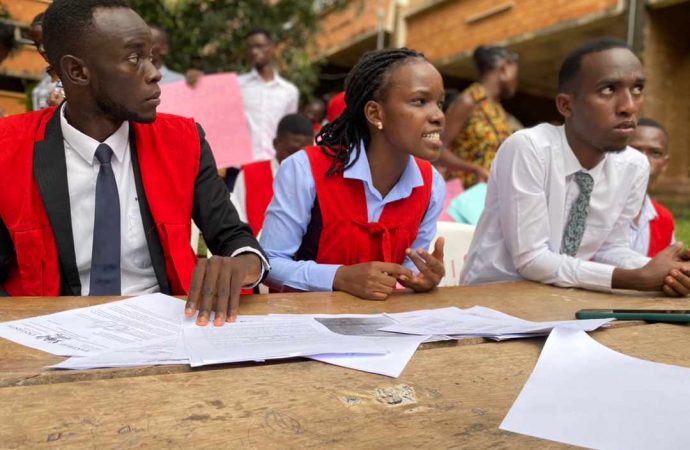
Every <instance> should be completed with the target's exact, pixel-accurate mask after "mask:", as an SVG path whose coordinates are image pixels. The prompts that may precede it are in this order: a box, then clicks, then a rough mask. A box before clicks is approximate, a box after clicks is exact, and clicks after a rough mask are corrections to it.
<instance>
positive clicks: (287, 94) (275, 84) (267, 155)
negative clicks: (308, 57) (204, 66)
mask: <svg viewBox="0 0 690 450" xmlns="http://www.w3.org/2000/svg"><path fill="white" fill-rule="evenodd" d="M238 79H239V84H240V89H241V91H242V101H243V103H244V111H245V114H246V116H247V122H248V124H249V133H250V135H251V139H252V152H253V154H254V161H261V160H265V159H273V158H274V157H275V149H274V148H273V138H274V137H275V135H276V130H277V129H278V122H280V119H282V118H283V117H284V116H286V115H288V114H292V113H296V112H297V107H298V106H299V91H298V90H297V88H296V87H295V85H294V84H292V83H290V82H289V81H287V80H285V79H284V78H282V77H281V76H280V75H279V74H278V72H277V71H275V70H274V71H273V80H271V81H264V80H263V78H261V75H259V72H257V71H256V69H252V70H251V71H250V72H248V73H244V74H241V75H240V76H239V77H238Z"/></svg>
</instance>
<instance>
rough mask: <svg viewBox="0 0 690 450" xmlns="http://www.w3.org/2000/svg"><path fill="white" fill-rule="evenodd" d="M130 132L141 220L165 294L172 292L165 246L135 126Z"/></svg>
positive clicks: (152, 260) (162, 290) (157, 277)
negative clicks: (151, 203)
mask: <svg viewBox="0 0 690 450" xmlns="http://www.w3.org/2000/svg"><path fill="white" fill-rule="evenodd" d="M129 129H130V134H129V150H130V153H131V154H132V170H133V171H134V184H135V186H136V189H137V199H138V202H139V212H140V213H141V222H142V224H143V225H144V233H145V234H146V243H147V245H148V248H149V254H150V255H151V264H152V265H153V271H154V272H155V273H156V279H157V280H158V286H159V287H160V289H161V292H162V293H164V294H170V283H169V282H168V274H167V272H166V270H165V256H164V255H163V247H162V246H161V241H160V238H159V237H158V230H157V228H156V224H155V222H154V221H153V216H152V215H151V209H150V208H149V202H148V200H147V199H146V192H145V191H144V185H143V182H142V180H141V168H140V167H139V157H138V154H137V146H136V136H135V134H134V127H133V126H131V127H130V128H129Z"/></svg>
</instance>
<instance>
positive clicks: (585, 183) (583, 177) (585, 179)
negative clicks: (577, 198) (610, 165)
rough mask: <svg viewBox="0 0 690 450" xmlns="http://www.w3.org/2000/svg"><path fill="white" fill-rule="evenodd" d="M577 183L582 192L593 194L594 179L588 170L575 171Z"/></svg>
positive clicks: (587, 194)
mask: <svg viewBox="0 0 690 450" xmlns="http://www.w3.org/2000/svg"><path fill="white" fill-rule="evenodd" d="M575 183H577V186H578V187H579V188H580V192H581V193H582V194H584V195H586V196H589V195H591V194H592V188H593V187H594V179H593V178H592V176H591V175H590V174H588V173H587V172H583V171H581V170H580V171H579V172H575Z"/></svg>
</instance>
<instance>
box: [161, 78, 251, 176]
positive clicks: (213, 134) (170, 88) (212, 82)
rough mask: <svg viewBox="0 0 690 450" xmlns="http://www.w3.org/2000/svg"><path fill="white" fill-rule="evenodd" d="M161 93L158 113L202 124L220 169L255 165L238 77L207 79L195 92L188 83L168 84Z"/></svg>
mask: <svg viewBox="0 0 690 450" xmlns="http://www.w3.org/2000/svg"><path fill="white" fill-rule="evenodd" d="M161 91H162V92H161V104H160V106H159V107H158V111H159V112H165V113H169V114H177V115H179V116H184V117H193V118H194V120H196V121H197V122H198V123H199V124H201V126H202V127H203V129H204V131H205V132H206V140H207V141H208V143H209V145H210V146H211V149H212V150H213V156H214V157H215V159H216V164H217V165H218V167H219V168H222V167H232V166H234V167H239V166H241V165H242V164H246V163H249V162H252V161H253V155H252V141H251V138H250V136H249V127H248V125H247V119H246V117H245V115H244V106H243V104H242V93H241V92H240V85H239V82H238V80H237V74H235V73H220V74H216V75H206V76H203V77H202V78H201V79H200V80H199V82H198V83H197V84H196V86H195V87H194V88H191V87H189V86H188V85H187V83H186V82H184V81H178V82H176V83H170V84H164V85H162V86H161Z"/></svg>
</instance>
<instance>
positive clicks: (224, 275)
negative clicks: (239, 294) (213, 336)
mask: <svg viewBox="0 0 690 450" xmlns="http://www.w3.org/2000/svg"><path fill="white" fill-rule="evenodd" d="M230 261H231V260H230V259H228V258H223V260H222V264H221V269H220V274H219V275H218V301H217V302H216V307H215V312H216V315H215V317H214V318H213V324H214V325H215V326H217V327H219V326H222V325H223V324H224V323H225V319H226V318H227V316H228V302H229V301H230V282H231V281H230V280H231V277H232V268H231V267H230V265H231V262H230Z"/></svg>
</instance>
